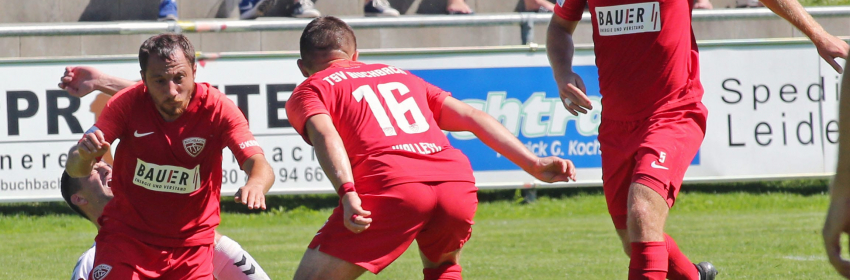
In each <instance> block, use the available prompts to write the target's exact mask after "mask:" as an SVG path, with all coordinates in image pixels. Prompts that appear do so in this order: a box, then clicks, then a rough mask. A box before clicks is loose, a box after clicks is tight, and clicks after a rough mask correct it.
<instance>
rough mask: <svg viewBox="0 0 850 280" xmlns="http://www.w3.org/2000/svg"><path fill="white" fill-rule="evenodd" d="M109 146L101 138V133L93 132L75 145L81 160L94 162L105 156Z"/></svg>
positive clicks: (98, 131)
mask: <svg viewBox="0 0 850 280" xmlns="http://www.w3.org/2000/svg"><path fill="white" fill-rule="evenodd" d="M109 146H110V144H109V142H106V139H105V138H104V137H103V131H100V130H95V131H94V132H89V133H86V134H85V135H83V139H82V140H80V143H79V144H77V152H79V153H80V158H81V159H83V160H87V161H88V160H94V159H95V158H98V157H102V156H103V155H104V154H106V152H107V151H109Z"/></svg>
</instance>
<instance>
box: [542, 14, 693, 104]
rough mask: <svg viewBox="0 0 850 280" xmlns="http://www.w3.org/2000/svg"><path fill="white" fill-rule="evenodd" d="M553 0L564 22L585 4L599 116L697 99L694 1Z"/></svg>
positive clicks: (576, 16)
mask: <svg viewBox="0 0 850 280" xmlns="http://www.w3.org/2000/svg"><path fill="white" fill-rule="evenodd" d="M558 2H559V3H562V4H559V5H556V7H555V14H557V15H558V16H560V17H561V18H563V19H566V20H568V21H578V20H581V14H582V12H583V11H584V8H585V4H588V5H589V6H590V14H591V15H592V16H591V18H592V22H593V43H594V52H595V53H596V66H597V67H598V68H599V88H600V92H601V94H602V108H603V110H602V116H603V117H605V118H610V119H616V120H639V119H644V118H646V117H647V116H649V115H651V114H652V113H654V112H657V111H662V110H664V109H666V108H671V107H674V106H678V105H683V104H684V103H696V102H700V101H701V100H702V94H703V88H702V84H700V80H699V53H698V50H697V44H696V39H695V38H694V34H693V29H692V28H691V9H692V6H693V1H683V0H658V1H651V0H643V1H635V0H559V1H558Z"/></svg>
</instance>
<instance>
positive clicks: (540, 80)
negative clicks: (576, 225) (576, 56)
mask: <svg viewBox="0 0 850 280" xmlns="http://www.w3.org/2000/svg"><path fill="white" fill-rule="evenodd" d="M573 70H574V71H576V73H578V74H579V75H580V76H581V77H582V79H584V82H585V86H586V87H587V95H588V97H589V98H590V99H591V101H592V103H593V110H592V111H591V112H588V114H581V115H579V116H573V115H571V114H570V113H569V112H567V110H565V109H564V108H563V105H562V103H561V100H560V98H559V97H558V86H557V85H556V84H555V81H554V79H552V69H551V68H550V67H512V68H470V69H436V70H412V71H411V72H412V73H413V74H415V75H417V76H419V77H422V78H423V79H425V80H426V81H428V82H430V83H432V84H434V85H436V86H438V87H440V88H442V89H444V90H446V91H449V92H451V93H452V95H453V96H454V97H455V98H457V99H459V100H462V101H464V102H465V103H467V104H470V105H471V106H473V107H475V108H477V109H480V110H482V111H484V112H487V113H488V114H490V115H491V116H493V117H494V118H496V119H497V120H499V121H500V122H501V123H502V124H503V125H504V126H505V127H506V128H507V129H508V130H509V131H511V132H512V133H513V134H514V135H515V136H517V138H519V140H520V141H522V142H523V143H524V144H525V145H526V146H527V147H528V149H529V150H531V151H532V152H534V153H535V154H537V155H538V156H559V157H565V158H569V159H570V160H572V161H573V162H574V163H575V165H576V167H578V168H599V167H601V164H602V163H601V159H600V152H599V142H598V141H597V140H596V135H597V134H598V128H599V122H600V113H601V110H602V105H601V103H600V100H601V95H600V94H599V82H598V81H599V79H598V78H597V77H598V74H597V69H596V66H593V65H590V66H575V67H573ZM448 136H449V141H451V143H452V146H454V147H456V148H459V149H461V150H462V151H463V152H464V153H465V154H466V155H467V156H468V157H469V159H470V161H471V162H472V168H473V169H474V170H475V171H495V170H517V169H518V168H517V166H516V165H514V164H513V163H511V162H510V161H509V160H508V159H506V158H505V157H502V156H501V155H499V154H497V153H496V152H495V151H493V150H492V149H490V148H489V147H487V146H486V145H484V143H482V142H481V141H479V140H478V139H477V138H475V136H473V135H472V134H471V133H468V132H451V133H449V135H448Z"/></svg>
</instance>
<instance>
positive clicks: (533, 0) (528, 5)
mask: <svg viewBox="0 0 850 280" xmlns="http://www.w3.org/2000/svg"><path fill="white" fill-rule="evenodd" d="M523 4H524V5H525V9H524V11H526V12H537V13H551V12H552V11H554V10H555V4H554V3H552V2H549V1H547V0H523Z"/></svg>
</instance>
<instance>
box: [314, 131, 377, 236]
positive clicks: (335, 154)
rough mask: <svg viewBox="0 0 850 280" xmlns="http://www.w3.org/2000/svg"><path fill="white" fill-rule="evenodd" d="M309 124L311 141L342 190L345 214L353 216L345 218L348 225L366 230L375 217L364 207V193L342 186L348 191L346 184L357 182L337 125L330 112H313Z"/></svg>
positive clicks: (356, 229)
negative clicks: (362, 198) (328, 113)
mask: <svg viewBox="0 0 850 280" xmlns="http://www.w3.org/2000/svg"><path fill="white" fill-rule="evenodd" d="M305 128H306V130H307V135H308V136H309V138H310V142H312V143H313V147H315V148H316V149H315V150H316V157H317V158H318V160H319V165H321V166H322V170H324V172H325V175H326V176H327V177H328V179H330V180H331V183H332V184H333V186H334V189H336V190H337V193H339V194H340V203H341V204H342V209H343V214H344V216H343V217H350V218H348V219H344V223H345V228H347V229H348V230H350V231H352V232H354V233H360V232H363V231H364V230H366V229H368V228H369V225H370V224H371V223H372V218H369V216H370V215H371V214H372V212H369V211H367V210H363V208H362V207H360V197H359V196H358V195H357V192H356V191H345V190H344V189H342V190H343V191H345V192H341V191H340V190H341V188H342V187H343V184H349V183H352V184H353V183H354V176H353V175H352V172H351V161H350V160H349V158H348V153H346V151H345V145H344V144H343V143H342V138H341V137H340V136H339V133H338V132H337V130H336V127H334V124H333V121H332V120H331V117H330V116H328V115H326V114H318V115H315V116H312V117H310V118H309V119H308V120H307V124H306V127H305Z"/></svg>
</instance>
